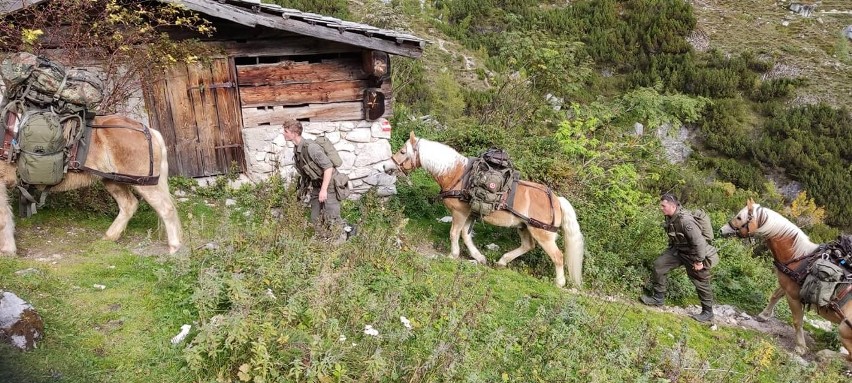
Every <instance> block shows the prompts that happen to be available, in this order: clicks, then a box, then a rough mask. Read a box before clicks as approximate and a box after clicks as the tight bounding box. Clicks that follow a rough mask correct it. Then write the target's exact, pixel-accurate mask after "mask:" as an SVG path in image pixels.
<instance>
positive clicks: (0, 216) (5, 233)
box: [0, 182, 18, 255]
mask: <svg viewBox="0 0 852 383" xmlns="http://www.w3.org/2000/svg"><path fill="white" fill-rule="evenodd" d="M17 251H18V248H17V246H16V245H15V217H14V216H13V215H12V207H11V206H9V192H8V191H7V190H6V184H5V183H3V182H0V253H3V254H5V255H15V253H16V252H17Z"/></svg>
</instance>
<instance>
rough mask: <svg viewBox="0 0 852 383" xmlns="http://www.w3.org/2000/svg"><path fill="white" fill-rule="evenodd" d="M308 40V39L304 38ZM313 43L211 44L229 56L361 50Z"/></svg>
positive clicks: (349, 46) (338, 45)
mask: <svg viewBox="0 0 852 383" xmlns="http://www.w3.org/2000/svg"><path fill="white" fill-rule="evenodd" d="M304 39H305V40H307V39H308V38H304ZM310 40H312V41H313V43H309V42H308V41H291V40H290V39H286V40H280V39H279V40H261V41H246V42H244V43H240V42H236V41H222V42H209V43H207V44H209V45H210V46H211V47H212V48H214V49H221V50H222V51H224V52H225V54H227V55H228V56H232V57H239V56H251V57H262V56H302V55H316V54H326V53H355V52H360V51H361V49H360V48H358V47H355V46H352V45H345V44H339V43H334V42H326V43H325V44H321V43H322V42H323V41H322V40H318V39H313V38H311V39H310Z"/></svg>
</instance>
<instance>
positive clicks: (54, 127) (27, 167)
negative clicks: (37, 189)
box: [16, 110, 65, 185]
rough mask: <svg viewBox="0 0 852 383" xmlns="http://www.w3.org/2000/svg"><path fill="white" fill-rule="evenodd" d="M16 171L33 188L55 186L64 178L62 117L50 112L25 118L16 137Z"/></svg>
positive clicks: (37, 111)
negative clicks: (35, 186) (36, 186)
mask: <svg viewBox="0 0 852 383" xmlns="http://www.w3.org/2000/svg"><path fill="white" fill-rule="evenodd" d="M16 140H17V145H18V150H19V153H18V160H17V170H18V176H20V177H21V181H22V182H23V183H25V184H30V185H56V184H58V183H59V182H60V181H62V178H63V177H64V176H65V136H64V135H63V132H62V126H61V123H60V120H59V116H58V115H56V114H55V113H53V112H51V111H46V110H31V111H28V112H26V113H25V114H24V117H23V118H22V119H21V126H20V128H19V130H18V135H17V139H16Z"/></svg>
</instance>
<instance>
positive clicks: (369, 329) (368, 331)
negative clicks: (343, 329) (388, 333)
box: [364, 324, 379, 336]
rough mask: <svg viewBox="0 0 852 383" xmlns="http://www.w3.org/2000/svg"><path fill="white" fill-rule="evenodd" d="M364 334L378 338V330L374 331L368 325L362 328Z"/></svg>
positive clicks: (371, 326)
mask: <svg viewBox="0 0 852 383" xmlns="http://www.w3.org/2000/svg"><path fill="white" fill-rule="evenodd" d="M364 334H367V335H370V336H379V330H376V329H374V328H373V325H369V324H368V325H366V326H364Z"/></svg>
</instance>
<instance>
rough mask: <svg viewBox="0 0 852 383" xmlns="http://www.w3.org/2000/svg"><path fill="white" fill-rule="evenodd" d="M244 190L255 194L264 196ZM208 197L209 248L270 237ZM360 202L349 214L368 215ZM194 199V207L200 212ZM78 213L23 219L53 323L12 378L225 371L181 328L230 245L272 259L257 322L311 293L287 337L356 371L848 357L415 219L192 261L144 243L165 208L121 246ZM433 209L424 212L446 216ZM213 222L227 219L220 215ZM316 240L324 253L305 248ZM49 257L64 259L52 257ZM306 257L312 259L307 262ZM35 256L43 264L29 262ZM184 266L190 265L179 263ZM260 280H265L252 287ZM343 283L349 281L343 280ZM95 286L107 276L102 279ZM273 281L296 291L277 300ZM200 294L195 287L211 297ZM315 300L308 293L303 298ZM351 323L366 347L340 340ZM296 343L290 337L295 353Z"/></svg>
mask: <svg viewBox="0 0 852 383" xmlns="http://www.w3.org/2000/svg"><path fill="white" fill-rule="evenodd" d="M237 198H238V200H241V201H243V202H241V203H240V204H241V205H242V206H247V205H251V204H252V202H251V201H252V200H253V198H256V197H255V196H254V195H243V196H239V197H237ZM197 201H198V202H197V203H185V204H183V205H182V206H181V210H182V212H183V213H184V217H185V218H184V225H185V226H186V227H187V232H188V234H189V237H190V242H191V243H190V245H191V246H193V247H194V248H197V247H199V246H202V245H203V244H205V243H208V242H210V241H215V242H217V243H220V244H225V243H232V244H234V245H235V246H247V245H246V244H250V243H253V242H255V241H256V239H255V238H253V237H252V236H253V235H255V234H256V233H257V230H256V228H258V227H264V226H255V225H251V224H246V222H245V217H244V216H242V214H235V215H233V216H232V219H231V220H225V219H221V217H222V215H221V214H220V213H219V212H221V211H222V210H221V208H217V209H211V208H209V207H208V206H207V205H205V204H204V203H202V202H201V201H200V200H197ZM351 208H352V207H351V206H350V214H352V213H354V211H352V210H351ZM296 209H298V207H297V208H296ZM190 210H191V211H192V213H193V214H194V217H193V218H192V219H188V218H186V217H187V213H188V212H189V211H190ZM362 213H363V214H368V215H369V214H375V212H370V211H369V210H367V211H362ZM75 214H76V212H75V211H73V210H67V209H65V210H48V211H44V212H42V213H40V215H38V216H36V217H35V218H33V219H30V220H23V221H20V223H19V230H18V235H19V238H21V242H20V243H21V252H22V254H25V255H26V256H25V257H21V258H8V257H4V258H0V275H2V281H3V282H2V287H3V288H6V289H10V290H12V291H15V292H17V293H18V294H19V295H21V296H22V297H23V298H24V299H27V300H29V301H30V302H32V303H33V304H34V305H35V306H36V307H37V308H38V310H39V312H40V313H41V315H42V316H43V317H44V319H45V321H46V323H47V334H46V338H45V340H44V341H43V342H41V343H40V345H39V349H38V350H36V351H34V352H30V353H19V352H17V351H14V350H11V349H9V348H8V347H2V348H0V360H2V361H3V362H2V363H3V364H4V366H3V367H4V368H2V369H0V381H4V382H5V381H10V382H11V381H27V382H48V381H63V382H81V383H82V382H116V381H121V382H152V381H156V382H190V381H210V379H213V376H212V375H206V374H204V373H202V375H200V376H195V374H192V373H190V372H188V371H187V369H186V362H185V361H184V360H183V356H184V355H183V354H182V352H181V348H180V347H173V346H171V345H170V344H169V343H168V340H169V339H170V337H171V336H173V335H174V333H176V332H177V330H178V328H179V326H180V325H181V324H183V323H193V321H195V320H199V319H204V318H198V316H197V308H193V307H192V305H190V304H189V300H190V294H191V291H190V289H192V288H193V287H197V286H190V285H195V282H192V281H189V280H186V278H185V277H186V276H187V275H189V276H192V275H196V273H197V271H198V270H201V268H202V267H208V266H209V267H214V268H217V267H218V266H216V265H217V262H218V261H219V260H224V259H226V258H229V259H230V260H229V261H225V262H235V263H234V264H233V265H232V267H234V268H236V269H237V271H236V272H237V273H241V272H239V269H245V270H258V272H259V273H258V274H257V275H255V274H254V273H252V274H251V275H248V274H246V275H244V276H243V277H240V279H239V280H240V283H244V286H243V288H244V289H245V290H243V291H242V292H241V294H244V295H245V294H247V295H246V296H249V297H260V298H252V299H260V300H259V301H257V302H256V303H252V304H253V305H256V307H255V308H254V309H252V310H251V312H252V313H253V314H254V315H256V316H257V317H256V318H245V319H244V320H243V322H244V323H251V322H252V321H253V320H255V319H257V320H259V321H267V320H269V319H270V318H272V317H268V315H267V314H266V313H263V312H262V311H267V312H268V313H277V312H280V313H287V312H293V310H294V308H293V306H292V305H293V304H294V302H302V303H301V304H298V305H297V306H299V307H301V309H299V310H304V309H308V310H309V311H305V312H302V313H301V314H299V313H298V312H295V314H296V317H295V319H290V321H289V322H287V321H285V322H280V323H277V324H276V325H275V326H274V328H275V329H276V330H275V331H278V332H279V334H280V336H273V337H272V338H273V339H275V338H276V337H277V338H278V339H282V337H283V338H284V339H286V338H287V337H289V336H291V335H292V336H294V337H295V335H293V334H298V333H302V332H305V331H307V333H308V334H313V335H312V336H313V337H315V338H314V340H313V341H312V342H311V344H315V343H316V342H319V343H318V344H319V345H321V346H319V347H320V349H317V350H316V351H315V352H316V354H314V352H312V353H311V355H312V358H318V359H317V360H316V361H315V362H314V363H320V362H322V361H324V360H326V359H327V358H329V357H334V356H337V357H339V362H338V365H339V366H341V367H340V368H342V369H343V371H345V372H343V373H342V374H343V377H344V378H346V379H343V381H374V380H382V381H394V380H395V379H398V378H399V377H413V376H415V375H418V374H419V379H421V381H445V380H447V379H449V380H453V381H457V380H458V379H461V377H466V378H467V379H472V380H474V381H495V380H499V379H503V380H506V381H533V380H536V379H543V380H544V381H552V380H554V379H556V380H560V381H583V382H591V381H597V382H611V381H624V380H630V381H633V380H638V381H645V380H648V379H654V378H655V377H667V378H670V379H674V380H680V381H686V380H688V381H696V382H701V381H724V380H725V379H734V380H736V381H790V382H794V381H812V380H821V381H840V380H836V379H839V378H838V377H839V375H837V374H836V372H834V371H836V369H835V368H834V367H831V368H830V369H829V371H828V372H822V371H821V370H822V369H824V368H825V366H822V367H817V366H813V367H811V368H805V369H802V368H800V367H797V366H796V364H795V363H792V362H791V360H790V359H789V357H788V354H787V353H786V352H784V351H782V350H780V349H779V348H778V346H776V345H775V343H774V341H773V340H772V339H771V338H770V337H769V336H767V335H763V334H759V333H755V332H751V331H745V330H739V329H736V328H722V329H720V330H718V331H713V330H711V329H709V328H708V327H706V326H701V325H699V324H697V323H696V322H694V321H693V320H691V319H689V318H686V317H678V316H672V315H670V314H662V313H657V312H654V311H649V310H647V309H645V308H644V307H642V306H641V305H639V304H636V303H624V302H619V301H607V300H606V299H603V298H602V297H596V296H594V295H587V294H578V293H576V292H573V293H572V292H566V291H565V290H560V289H557V288H555V287H554V286H553V285H552V282H551V280H550V279H551V278H550V277H551V276H550V275H549V273H548V275H538V276H536V275H530V274H528V273H527V272H525V271H523V270H518V269H516V268H512V269H506V270H496V269H491V268H484V267H478V266H473V265H471V264H469V263H468V262H459V261H454V260H448V259H428V258H425V257H422V256H419V255H417V254H415V253H412V252H411V251H409V250H406V249H407V248H409V247H417V246H418V245H417V244H418V243H420V242H421V241H422V240H424V239H425V240H426V241H434V242H436V243H437V242H445V241H446V237H445V233H438V234H437V235H436V234H434V233H433V234H431V235H430V234H427V235H426V237H425V238H423V237H420V238H418V237H419V236H420V235H421V234H424V232H422V231H420V230H417V229H415V230H413V232H409V233H408V234H407V235H405V236H403V237H401V239H402V241H403V249H402V250H392V249H390V248H388V247H387V246H384V247H383V245H382V244H381V243H382V242H388V243H391V242H392V241H390V242H389V241H388V238H389V237H393V231H392V229H391V228H388V227H387V226H384V225H378V226H369V225H365V226H364V230H365V231H364V233H363V237H362V239H361V240H360V242H353V243H350V244H347V247H345V248H344V249H342V251H332V252H331V254H332V258H329V259H327V260H323V259H322V258H317V257H315V256H314V255H313V254H314V252H315V251H316V252H317V254H319V253H323V252H324V251H323V250H322V249H324V246H326V245H325V244H318V243H311V242H304V243H302V242H300V241H301V240H299V239H298V238H300V237H302V236H303V234H302V233H295V232H294V233H292V236H291V235H290V234H288V233H287V232H284V233H283V235H284V237H283V238H292V239H291V241H296V242H292V243H291V245H290V247H288V248H290V249H292V250H290V251H295V252H285V253H282V254H274V253H267V254H255V253H253V252H251V251H249V252H244V251H239V250H238V251H237V252H230V250H229V251H227V252H213V253H209V254H207V255H203V254H204V253H203V252H202V253H198V254H196V255H193V256H192V259H191V260H190V259H187V258H184V257H169V256H151V255H148V256H146V255H144V254H148V253H156V252H158V251H162V249H163V246H162V243H161V242H162V238H157V236H156V235H155V236H153V238H149V236H150V235H149V234H148V230H149V229H148V228H149V227H150V226H152V225H154V224H155V220H154V219H153V218H154V217H153V215H152V214H151V212H150V210H146V211H143V212H142V213H141V214H140V216H139V217H137V218H136V219H134V221H133V224H132V225H131V227H130V230H129V232H128V237H127V238H126V239H123V240H122V241H120V242H119V243H118V244H113V243H107V242H103V241H97V240H94V239H95V238H97V237H99V236H100V233H101V231H102V230H104V229H105V228H106V226H108V222H109V219H108V218H107V217H105V216H90V217H88V218H87V219H85V220H83V221H82V222H80V223H73V222H72V219H73V217H74V216H75ZM422 218H423V219H424V221H423V222H425V220H432V219H433V218H431V217H422ZM204 222H206V223H204ZM211 222H215V223H216V225H215V227H210V225H211V224H210V223H211ZM387 222H389V221H387V220H384V221H383V223H387ZM417 226H419V225H415V227H417ZM441 226H443V225H441ZM75 227H82V228H81V229H72V228H75ZM287 227H288V226H284V228H285V229H286V228H287ZM264 229H268V230H271V231H272V232H274V231H276V230H285V229H281V228H267V227H264ZM222 230H226V232H227V231H229V230H230V231H231V234H232V237H231V238H227V237H224V236H223V235H222ZM286 230H291V229H286ZM439 231H440V230H439ZM63 233H66V235H65V236H62V235H61V234H63ZM62 237H64V238H62ZM47 238H50V239H47ZM59 238H62V239H59ZM48 241H50V242H48ZM251 248H252V247H251V246H248V247H247V249H249V250H250V249H251ZM307 249H313V250H311V251H307V252H305V251H303V250H307ZM54 254H60V255H61V258H60V257H56V256H54ZM199 254H201V256H200V258H199ZM217 254H218V255H217ZM45 257H47V258H50V257H52V259H53V260H52V261H48V262H44V261H43V260H41V259H42V258H45ZM258 257H259V258H258ZM279 257H280V258H279ZM263 259H269V260H270V261H271V262H267V261H263ZM54 261H55V262H56V263H55V264H53V263H52V262H54ZM197 262H201V264H199V263H197ZM299 262H305V263H304V264H303V265H296V266H293V264H294V263H295V264H298V263H299ZM187 265H189V266H187ZM251 265H255V266H256V267H258V268H257V269H255V268H252V267H250V266H251ZM112 266H115V267H114V268H112ZM237 266H238V267H237ZM29 267H33V268H36V269H38V270H40V273H39V274H37V275H29V276H21V275H17V274H16V273H15V271H18V270H22V269H26V268H29ZM184 267H189V271H188V270H177V269H181V268H184ZM259 267H264V269H260V268H259ZM228 268H229V267H226V268H225V269H228ZM191 270H195V271H191ZM191 278H192V277H191ZM254 278H256V279H257V281H262V282H259V283H258V284H252V283H251V282H252V279H254ZM330 278H332V279H330ZM331 280H333V281H335V282H334V283H332V284H328V282H329V281H331ZM93 284H103V285H106V286H107V288H106V289H105V290H96V289H94V288H92V287H91V286H92V285H93ZM267 286H268V287H270V288H271V289H272V290H273V291H275V292H276V294H277V295H279V296H281V297H287V299H285V300H280V301H279V303H271V304H270V303H269V302H267V301H264V300H263V299H262V297H263V296H264V291H263V290H265V288H266V287H267ZM198 293H199V291H196V293H195V294H196V296H195V298H193V299H198V295H197V294H198ZM223 293H224V292H223ZM243 299H247V298H245V297H244V298H243ZM249 301H251V299H249ZM304 303H307V305H308V306H307V307H302V306H301V305H302V304H304ZM241 315H242V314H241ZM400 315H405V316H408V317H409V318H410V319H411V320H412V322H413V324H414V329H413V330H412V332H410V333H409V332H406V331H405V330H404V329H402V328H401V326H400V324H399V320H398V316H400ZM273 317H276V316H273ZM263 318H267V319H263ZM272 323H275V322H272ZM364 323H372V324H373V325H374V326H375V327H376V328H378V329H380V331H381V333H382V336H380V337H378V338H375V339H374V338H370V337H368V336H365V335H363V334H360V333H361V330H362V327H363V325H364ZM196 328H198V327H197V326H196ZM195 331H197V330H194V331H193V333H192V335H191V336H190V339H191V338H192V337H194V336H196V332H195ZM340 334H345V335H347V336H348V338H349V339H350V340H351V341H352V342H353V344H355V343H357V344H358V345H359V346H357V347H348V346H346V345H341V344H340V343H338V342H337V337H338V336H339V335H340ZM234 336H237V337H239V335H234ZM249 336H250V337H251V335H249ZM265 336H268V334H267V335H265ZM293 342H294V340H291V341H290V342H289V343H286V342H285V343H284V344H281V345H280V346H282V347H283V348H282V350H284V351H286V350H288V349H290V348H291V347H293V346H292V345H293V344H294V343H293ZM447 345H451V346H450V348H449V349H446V346H447ZM299 347H304V346H299ZM313 347H317V346H313ZM326 347H327V349H326ZM297 349H298V347H297ZM217 350H220V351H221V349H218V348H217ZM273 351H274V350H273ZM290 351H292V349H290ZM376 353H381V355H383V356H384V357H385V358H387V359H386V361H387V360H390V361H394V362H393V363H392V364H390V365H386V364H385V365H381V364H380V365H379V366H380V367H381V366H383V367H382V368H383V369H382V368H379V367H376V369H377V370H373V372H372V374H374V375H370V374H371V373H369V372H368V371H366V370H363V366H365V365H368V364H370V363H374V362H375V358H376V355H377V354H376ZM285 354H286V352H285ZM287 355H289V354H287ZM232 356H233V357H235V358H242V357H244V358H246V360H248V357H249V355H248V354H247V355H245V356H241V355H232ZM386 361H385V362H384V363H387V362H386ZM285 362H286V361H285ZM285 364H286V363H285ZM441 366H443V367H441ZM210 368H211V370H213V369H215V367H210ZM316 368H319V367H316ZM442 368H446V369H448V370H442ZM412 369H414V370H412ZM285 370H286V369H285ZM376 371H379V372H376ZM382 371H383V372H384V373H381V372H382ZM414 371H417V372H416V373H415V372H414ZM442 371H443V372H442ZM447 371H449V372H447ZM474 371H475V373H474ZM375 374H379V375H375ZM471 374H473V375H471ZM392 376H397V378H392ZM314 378H317V377H316V376H315V377H314ZM301 379H306V378H305V377H304V376H303V377H302V378H301ZM301 379H300V380H301ZM406 380H407V379H406Z"/></svg>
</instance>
